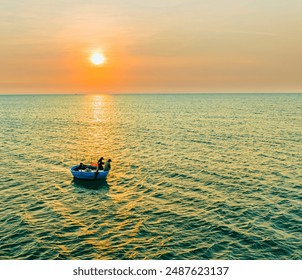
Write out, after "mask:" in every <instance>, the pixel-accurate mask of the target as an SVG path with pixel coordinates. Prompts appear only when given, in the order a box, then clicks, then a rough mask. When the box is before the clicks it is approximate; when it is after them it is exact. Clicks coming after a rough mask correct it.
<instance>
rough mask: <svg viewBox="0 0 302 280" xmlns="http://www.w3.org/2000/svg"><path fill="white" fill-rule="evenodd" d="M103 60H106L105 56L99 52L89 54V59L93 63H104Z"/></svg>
mask: <svg viewBox="0 0 302 280" xmlns="http://www.w3.org/2000/svg"><path fill="white" fill-rule="evenodd" d="M105 60H106V58H105V56H104V55H103V54H101V53H99V52H94V53H92V55H91V56H90V61H91V62H92V64H94V65H102V64H104V63H105Z"/></svg>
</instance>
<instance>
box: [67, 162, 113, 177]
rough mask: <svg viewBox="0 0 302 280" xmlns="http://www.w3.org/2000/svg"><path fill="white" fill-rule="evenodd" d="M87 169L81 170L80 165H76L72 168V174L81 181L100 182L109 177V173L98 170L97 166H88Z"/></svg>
mask: <svg viewBox="0 0 302 280" xmlns="http://www.w3.org/2000/svg"><path fill="white" fill-rule="evenodd" d="M86 167H87V169H84V170H79V169H78V168H79V165H75V166H73V167H71V168H70V172H71V174H72V175H73V177H74V178H77V179H80V180H98V179H104V178H106V177H107V175H108V173H109V171H104V170H98V171H97V168H96V167H95V166H90V165H89V166H86Z"/></svg>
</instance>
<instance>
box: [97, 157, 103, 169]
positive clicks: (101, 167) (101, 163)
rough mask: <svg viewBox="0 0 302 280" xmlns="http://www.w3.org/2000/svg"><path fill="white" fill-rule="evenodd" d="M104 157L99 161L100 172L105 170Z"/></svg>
mask: <svg viewBox="0 0 302 280" xmlns="http://www.w3.org/2000/svg"><path fill="white" fill-rule="evenodd" d="M103 159H104V158H103V157H101V158H100V159H99V161H98V170H103V169H104V167H103V164H104V162H103Z"/></svg>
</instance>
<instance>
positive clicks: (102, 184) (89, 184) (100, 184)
mask: <svg viewBox="0 0 302 280" xmlns="http://www.w3.org/2000/svg"><path fill="white" fill-rule="evenodd" d="M71 184H72V185H74V186H75V187H79V188H85V189H89V190H109V185H108V183H107V181H106V179H100V180H93V181H87V180H79V179H76V178H74V179H73V180H72V182H71Z"/></svg>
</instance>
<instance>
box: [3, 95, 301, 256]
mask: <svg viewBox="0 0 302 280" xmlns="http://www.w3.org/2000/svg"><path fill="white" fill-rule="evenodd" d="M0 121H1V132H0V141H1V151H0V155H1V165H0V172H1V177H0V212H1V215H0V259H237V260H238V259H301V258H302V230H301V229H302V227H301V224H302V210H301V206H302V203H301V201H302V171H301V163H302V152H301V151H302V137H301V133H302V95H299V94H283V95H282V94H266V95H260V94H259V95H256V94H255V95H243V94H242V95H241V94H238V95H218V94H217V95H99V96H98V95H93V96H86V95H16V96H0ZM99 156H104V157H105V159H108V158H109V157H110V158H111V159H112V161H113V162H112V170H111V172H110V174H109V176H108V178H107V179H106V180H105V181H99V182H90V183H87V182H83V181H75V180H74V179H73V178H72V176H71V174H70V172H69V168H70V166H72V165H74V164H78V163H79V162H80V161H83V162H86V163H89V162H91V161H96V160H97V158H98V157H99Z"/></svg>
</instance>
